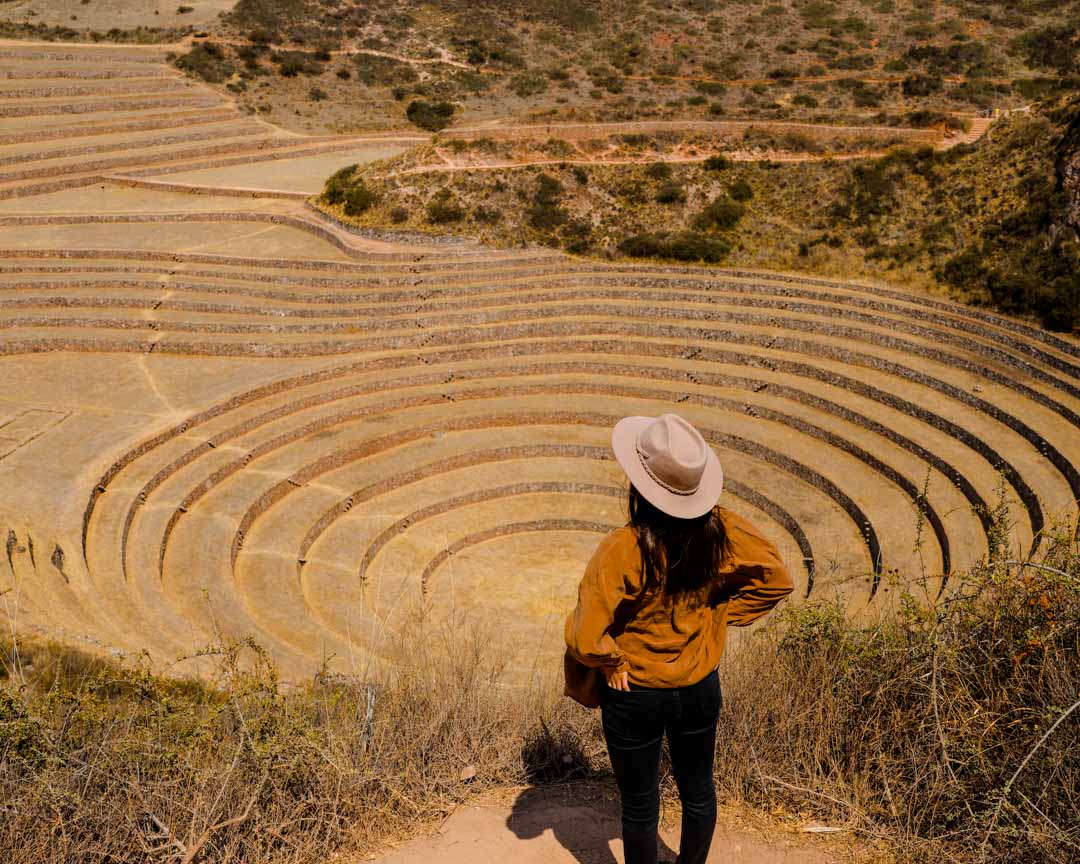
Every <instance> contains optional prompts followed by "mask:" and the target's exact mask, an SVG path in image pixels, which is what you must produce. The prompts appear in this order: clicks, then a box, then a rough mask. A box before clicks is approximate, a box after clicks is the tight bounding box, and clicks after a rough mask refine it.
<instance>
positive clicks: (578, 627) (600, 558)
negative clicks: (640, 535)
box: [565, 529, 640, 672]
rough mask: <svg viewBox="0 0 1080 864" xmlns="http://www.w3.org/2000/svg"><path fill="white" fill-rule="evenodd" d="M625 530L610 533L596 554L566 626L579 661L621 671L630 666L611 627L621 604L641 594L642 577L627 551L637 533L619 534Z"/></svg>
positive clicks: (590, 562)
mask: <svg viewBox="0 0 1080 864" xmlns="http://www.w3.org/2000/svg"><path fill="white" fill-rule="evenodd" d="M624 530H625V529H620V531H617V532H614V533H613V534H609V535H608V536H607V537H606V538H604V540H603V541H602V542H601V543H600V546H599V547H598V548H597V550H596V552H595V553H594V554H593V557H592V560H590V561H589V564H588V566H587V567H586V568H585V575H584V576H583V577H582V579H581V585H580V586H579V587H578V602H577V606H576V607H575V608H574V611H573V612H571V613H570V615H569V617H567V619H566V628H565V637H566V647H567V648H568V649H569V651H570V654H571V655H573V656H574V657H575V658H576V659H577V660H578V661H579V662H581V663H584V664H585V665H586V666H602V667H604V668H605V669H610V670H614V671H617V672H621V671H624V670H626V669H629V668H630V667H629V664H628V663H627V662H626V660H625V659H624V658H623V655H622V652H621V651H620V650H619V646H618V645H617V644H616V642H615V640H614V639H613V638H612V636H611V634H610V632H609V630H610V628H611V625H612V624H613V623H614V620H615V610H616V609H617V608H618V606H619V604H620V603H623V602H624V601H626V600H628V599H632V598H633V597H635V596H636V595H637V594H638V588H639V586H638V584H637V583H638V581H639V579H640V576H639V570H640V567H638V566H636V564H635V562H634V560H633V559H632V557H631V556H630V555H628V554H626V553H627V551H628V550H627V549H626V546H627V543H628V542H634V539H633V536H632V535H631V536H630V538H629V541H628V540H627V538H626V537H621V536H618V535H619V534H620V532H622V531H624ZM636 548H637V547H636V544H635V546H634V549H636Z"/></svg>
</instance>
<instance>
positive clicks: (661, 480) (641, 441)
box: [611, 414, 724, 519]
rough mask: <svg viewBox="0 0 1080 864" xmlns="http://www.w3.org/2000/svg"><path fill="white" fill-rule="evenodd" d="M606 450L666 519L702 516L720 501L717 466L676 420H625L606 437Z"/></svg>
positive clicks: (699, 441)
mask: <svg viewBox="0 0 1080 864" xmlns="http://www.w3.org/2000/svg"><path fill="white" fill-rule="evenodd" d="M611 448H612V449H613V450H614V451H615V458H616V459H617V460H618V461H619V464H620V465H621V466H622V469H623V471H625V472H626V476H627V477H629V478H630V482H631V483H633V484H634V486H635V488H636V489H637V490H638V492H640V493H641V494H642V495H644V496H645V499H646V500H647V501H648V502H649V503H650V504H652V505H653V506H654V507H656V508H658V509H660V510H662V511H664V512H665V513H667V514H668V515H669V516H675V517H677V518H679V519H694V518H697V517H698V516H703V515H705V514H706V513H708V512H709V511H710V510H711V509H712V508H713V507H714V506H715V505H716V502H717V500H719V498H720V492H721V490H722V489H723V488H724V470H723V469H722V468H721V467H720V460H719V459H717V458H716V454H715V453H714V452H713V449H712V447H710V446H709V445H708V443H707V442H706V441H705V439H704V438H702V437H701V433H700V432H698V431H697V429H695V428H694V427H693V426H691V425H690V423H688V422H687V421H686V420H684V419H683V418H682V417H680V416H679V415H678V414H661V415H660V416H659V417H624V418H623V419H622V420H620V421H619V422H618V423H616V424H615V429H614V430H613V431H612V433H611Z"/></svg>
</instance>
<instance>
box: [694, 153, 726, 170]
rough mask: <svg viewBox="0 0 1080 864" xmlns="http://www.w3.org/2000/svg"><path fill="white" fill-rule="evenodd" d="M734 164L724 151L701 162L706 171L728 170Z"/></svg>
mask: <svg viewBox="0 0 1080 864" xmlns="http://www.w3.org/2000/svg"><path fill="white" fill-rule="evenodd" d="M731 165H732V162H731V160H730V159H729V158H728V157H727V156H725V155H724V154H723V153H717V154H715V155H713V156H710V157H709V158H708V159H706V160H705V161H704V162H702V163H701V167H702V168H704V169H705V170H706V171H726V170H727V169H728V168H730V167H731Z"/></svg>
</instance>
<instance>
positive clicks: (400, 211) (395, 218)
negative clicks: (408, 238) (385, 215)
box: [390, 207, 409, 225]
mask: <svg viewBox="0 0 1080 864" xmlns="http://www.w3.org/2000/svg"><path fill="white" fill-rule="evenodd" d="M408 218H409V211H408V210H406V209H405V208H404V207H391V208H390V221H391V222H393V223H394V224H395V225H400V224H401V223H402V222H404V221H406V220H407V219H408Z"/></svg>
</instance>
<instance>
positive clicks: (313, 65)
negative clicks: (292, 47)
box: [270, 51, 323, 78]
mask: <svg viewBox="0 0 1080 864" xmlns="http://www.w3.org/2000/svg"><path fill="white" fill-rule="evenodd" d="M270 60H271V61H272V62H273V63H276V64H277V66H278V71H279V72H280V73H281V74H282V75H283V76H284V77H285V78H295V77H296V76H297V75H301V74H303V75H321V74H322V72H323V67H322V64H321V63H319V62H318V61H317V60H316V59H315V57H314V55H312V54H308V53H307V52H306V51H275V52H274V53H273V54H271V55H270Z"/></svg>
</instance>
